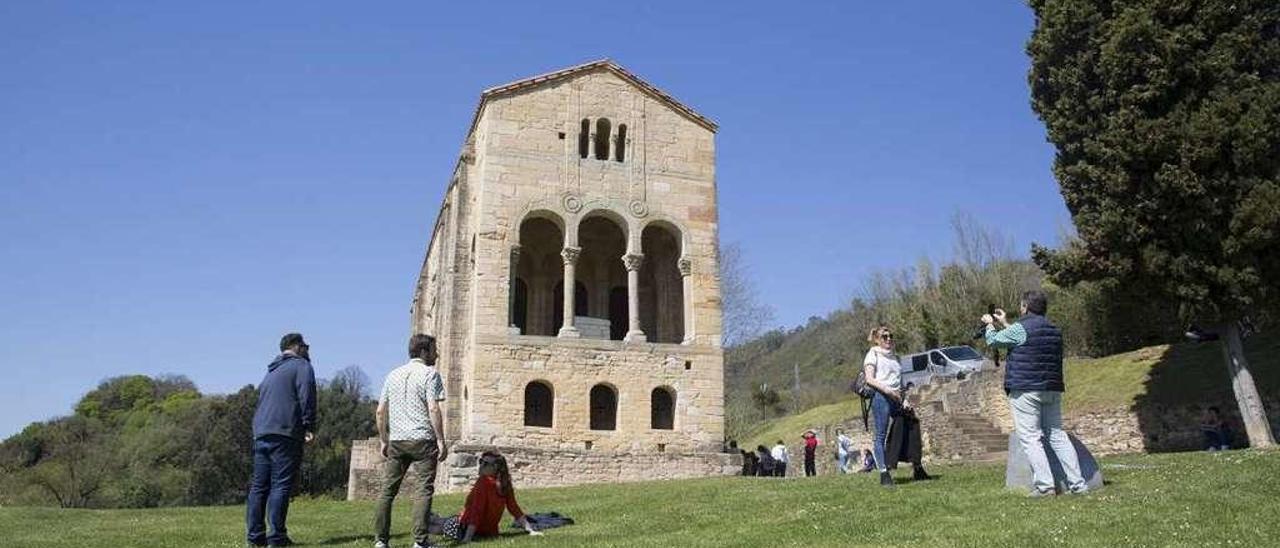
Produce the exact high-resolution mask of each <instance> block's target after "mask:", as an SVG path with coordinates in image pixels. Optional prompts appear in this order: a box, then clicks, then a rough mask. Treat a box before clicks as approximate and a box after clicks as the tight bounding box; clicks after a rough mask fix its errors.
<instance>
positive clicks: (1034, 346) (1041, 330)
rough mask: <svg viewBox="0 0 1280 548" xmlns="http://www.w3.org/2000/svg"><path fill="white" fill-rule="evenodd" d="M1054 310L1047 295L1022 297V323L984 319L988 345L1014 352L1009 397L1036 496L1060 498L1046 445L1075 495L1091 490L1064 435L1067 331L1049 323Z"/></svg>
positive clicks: (1001, 315)
mask: <svg viewBox="0 0 1280 548" xmlns="http://www.w3.org/2000/svg"><path fill="white" fill-rule="evenodd" d="M1048 308H1049V300H1048V297H1047V296H1046V295H1045V294H1044V292H1043V291H1040V290H1033V291H1027V292H1025V293H1023V294H1022V305H1021V309H1022V317H1020V318H1018V321H1016V322H1014V323H1012V324H1011V323H1009V321H1008V320H1007V319H1006V317H1005V312H1004V310H1000V309H996V310H994V311H993V312H992V313H990V314H984V315H983V316H982V323H984V324H986V340H987V345H988V346H990V347H992V348H996V349H1008V351H1009V352H1008V355H1007V356H1006V357H1005V372H1004V391H1005V393H1006V394H1008V396H1009V407H1010V408H1012V410H1013V426H1014V431H1015V432H1016V433H1017V435H1018V441H1019V443H1020V444H1021V445H1022V449H1023V451H1024V452H1026V454H1027V460H1028V461H1029V462H1030V463H1031V470H1032V475H1033V477H1034V487H1033V488H1032V492H1031V496H1033V497H1039V496H1044V495H1051V494H1054V485H1055V483H1056V482H1055V481H1054V479H1053V472H1052V470H1051V469H1050V467H1049V460H1048V457H1047V456H1046V454H1045V451H1044V445H1043V443H1042V441H1041V440H1042V439H1043V438H1044V437H1045V436H1048V438H1049V445H1050V447H1051V448H1052V449H1053V452H1054V454H1055V455H1057V457H1058V462H1060V463H1061V464H1062V470H1063V473H1064V474H1066V480H1067V486H1068V488H1069V489H1070V490H1071V492H1072V493H1083V492H1085V491H1087V490H1088V486H1087V485H1086V484H1085V480H1084V477H1083V476H1081V474H1080V462H1079V458H1078V456H1077V455H1076V450H1075V447H1074V446H1072V445H1071V438H1070V437H1068V436H1067V432H1066V431H1065V430H1063V429H1062V393H1063V392H1065V391H1066V383H1064V382H1063V377H1062V331H1060V330H1059V329H1058V327H1057V326H1055V325H1053V324H1052V323H1050V322H1049V320H1048V319H1047V318H1045V313H1046V312H1047V311H1048Z"/></svg>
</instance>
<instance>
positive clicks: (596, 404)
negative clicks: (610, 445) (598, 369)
mask: <svg viewBox="0 0 1280 548" xmlns="http://www.w3.org/2000/svg"><path fill="white" fill-rule="evenodd" d="M588 402H589V403H588V405H589V407H588V418H589V424H588V426H589V427H590V428H591V429H592V430H617V429H618V390H617V388H614V387H613V385H610V384H607V383H600V384H597V385H595V386H592V387H591V391H590V392H589V393H588ZM675 414H676V391H675V390H674V389H673V388H671V387H669V386H659V387H657V388H654V389H653V391H652V392H650V393H649V428H651V429H653V430H674V429H675ZM554 419H555V389H554V388H552V386H551V383H549V382H547V381H544V380H535V381H532V382H530V383H528V384H526V385H525V386H524V425H525V426H539V427H543V428H550V427H552V425H554V424H555V420H554Z"/></svg>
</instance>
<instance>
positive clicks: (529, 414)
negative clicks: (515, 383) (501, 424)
mask: <svg viewBox="0 0 1280 548" xmlns="http://www.w3.org/2000/svg"><path fill="white" fill-rule="evenodd" d="M554 419H555V388H554V387H552V386H551V383H550V382H547V381H544V380H535V381H530V382H529V384H526V385H524V425H525V426H540V427H545V428H550V427H551V426H552V424H553V423H554Z"/></svg>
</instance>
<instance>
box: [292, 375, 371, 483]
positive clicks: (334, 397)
mask: <svg viewBox="0 0 1280 548" xmlns="http://www.w3.org/2000/svg"><path fill="white" fill-rule="evenodd" d="M316 405H317V408H318V412H317V414H318V418H317V424H316V439H315V440H313V441H312V443H311V444H309V445H307V446H306V448H305V449H304V450H303V458H302V468H301V472H300V477H299V479H300V483H299V487H298V490H299V492H302V493H307V494H311V495H325V496H331V497H334V498H344V497H345V496H346V490H345V488H346V486H347V473H348V472H349V470H350V465H351V442H352V440H357V439H365V438H368V437H371V436H373V435H374V422H373V411H374V406H375V402H374V401H373V400H372V399H370V398H369V377H368V376H366V375H365V374H364V372H363V371H362V370H361V369H360V368H359V367H358V366H355V365H352V366H348V367H345V368H343V369H341V370H339V371H338V372H337V374H335V375H334V377H333V379H331V380H329V381H327V382H322V383H320V386H319V390H318V391H317V394H316Z"/></svg>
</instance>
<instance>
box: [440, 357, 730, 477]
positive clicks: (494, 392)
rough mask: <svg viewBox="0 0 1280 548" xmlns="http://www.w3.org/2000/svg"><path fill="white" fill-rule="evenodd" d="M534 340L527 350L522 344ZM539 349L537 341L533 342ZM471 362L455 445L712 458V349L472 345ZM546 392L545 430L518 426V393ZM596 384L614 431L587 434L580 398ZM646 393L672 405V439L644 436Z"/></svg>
mask: <svg viewBox="0 0 1280 548" xmlns="http://www.w3.org/2000/svg"><path fill="white" fill-rule="evenodd" d="M531 339H534V340H531ZM538 339H545V340H538ZM476 355H477V359H478V360H480V361H481V362H482V363H484V364H486V370H487V374H486V375H484V376H482V377H478V378H476V379H472V380H471V381H470V382H469V383H468V386H467V391H466V392H464V393H463V394H461V395H460V396H461V397H463V398H466V399H467V400H468V401H467V402H466V407H467V409H468V410H469V414H470V416H471V418H472V425H471V428H469V429H468V430H467V431H466V432H465V433H464V435H463V437H462V438H461V439H459V440H458V441H459V442H461V443H463V444H465V445H498V446H503V447H511V446H519V447H529V448H536V449H542V450H552V449H554V450H564V451H581V450H585V449H587V447H588V445H590V448H591V449H594V450H597V451H620V452H625V453H640V454H645V453H649V452H656V451H658V450H659V449H658V448H659V446H663V449H664V450H666V451H670V452H682V453H684V452H712V451H716V450H718V449H719V448H720V446H721V444H722V443H723V440H724V379H723V365H722V363H723V362H722V359H723V358H722V354H721V353H720V352H719V350H718V349H707V348H700V347H696V346H685V345H675V344H648V343H624V342H622V341H600V340H590V339H576V340H565V339H551V338H540V337H523V336H520V337H510V336H506V337H495V338H487V339H481V343H480V344H479V345H478V346H477V354H476ZM534 381H537V382H541V383H544V384H547V385H550V386H551V388H552V392H553V395H554V399H553V407H552V419H553V420H552V426H550V427H539V426H526V425H525V424H524V404H525V402H524V398H523V394H524V389H525V386H526V385H527V384H528V383H530V382H534ZM600 384H604V385H606V386H609V387H611V388H612V389H614V390H616V393H617V413H616V417H617V426H616V429H614V430H592V429H591V428H590V420H589V419H590V414H591V401H590V392H591V390H592V388H593V387H594V386H597V385H600ZM654 389H665V390H668V391H669V393H671V394H672V395H674V396H675V398H674V400H675V408H674V424H673V429H670V430H664V429H654V428H652V426H653V425H652V423H651V419H652V411H653V409H652V405H653V402H652V400H651V398H652V395H653V390H654Z"/></svg>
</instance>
